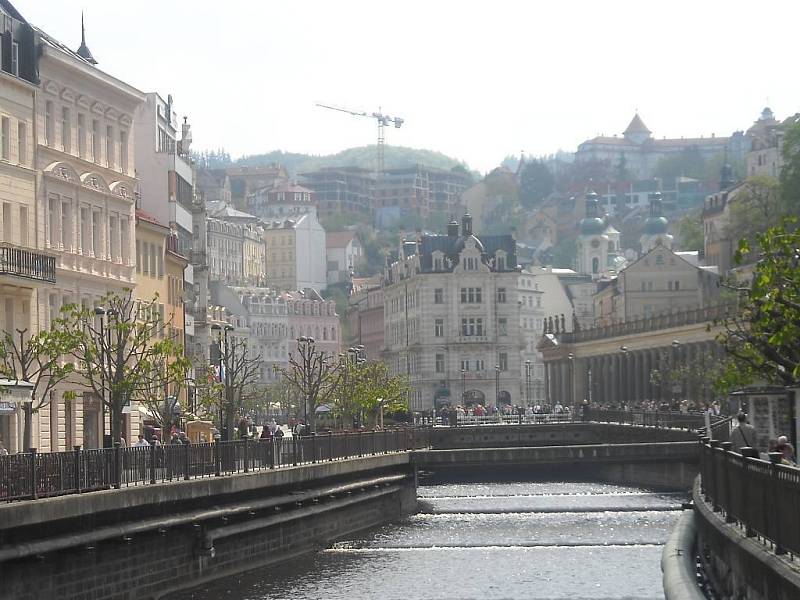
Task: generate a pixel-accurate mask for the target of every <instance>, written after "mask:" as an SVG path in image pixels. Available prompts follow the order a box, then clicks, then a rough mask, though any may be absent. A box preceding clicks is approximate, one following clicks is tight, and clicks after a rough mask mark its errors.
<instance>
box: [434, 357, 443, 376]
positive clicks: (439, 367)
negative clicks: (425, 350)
mask: <svg viewBox="0 0 800 600" xmlns="http://www.w3.org/2000/svg"><path fill="white" fill-rule="evenodd" d="M436 372H437V373H444V354H437V355H436Z"/></svg>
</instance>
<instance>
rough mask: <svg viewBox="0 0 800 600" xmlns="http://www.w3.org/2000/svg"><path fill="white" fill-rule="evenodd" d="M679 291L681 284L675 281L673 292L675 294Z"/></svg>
mask: <svg viewBox="0 0 800 600" xmlns="http://www.w3.org/2000/svg"><path fill="white" fill-rule="evenodd" d="M679 289H681V282H680V281H676V282H675V291H676V292H677V291H678V290H679Z"/></svg>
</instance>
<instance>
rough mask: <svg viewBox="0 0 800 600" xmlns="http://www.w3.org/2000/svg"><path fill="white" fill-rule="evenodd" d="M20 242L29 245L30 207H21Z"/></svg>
mask: <svg viewBox="0 0 800 600" xmlns="http://www.w3.org/2000/svg"><path fill="white" fill-rule="evenodd" d="M19 243H20V245H22V246H27V245H28V207H27V206H20V207H19Z"/></svg>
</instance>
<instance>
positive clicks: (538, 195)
mask: <svg viewBox="0 0 800 600" xmlns="http://www.w3.org/2000/svg"><path fill="white" fill-rule="evenodd" d="M554 185H555V180H554V178H553V175H552V173H550V169H548V168H547V165H545V164H544V162H543V161H540V160H532V161H530V162H528V163H526V164H525V166H524V167H523V168H522V172H521V173H520V186H519V200H520V202H521V203H522V206H524V207H525V208H533V207H535V206H537V205H538V204H540V203H541V202H542V200H544V199H545V198H547V196H549V195H550V194H551V193H552V192H553V188H554Z"/></svg>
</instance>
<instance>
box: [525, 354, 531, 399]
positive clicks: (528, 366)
mask: <svg viewBox="0 0 800 600" xmlns="http://www.w3.org/2000/svg"><path fill="white" fill-rule="evenodd" d="M532 366H533V365H532V364H531V361H530V360H526V361H525V407H526V408H527V407H528V406H530V404H531V367H532Z"/></svg>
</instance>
